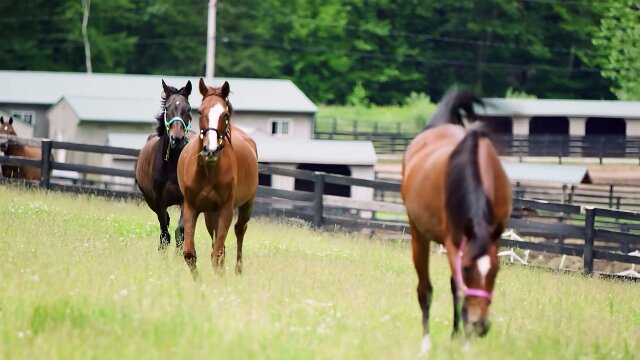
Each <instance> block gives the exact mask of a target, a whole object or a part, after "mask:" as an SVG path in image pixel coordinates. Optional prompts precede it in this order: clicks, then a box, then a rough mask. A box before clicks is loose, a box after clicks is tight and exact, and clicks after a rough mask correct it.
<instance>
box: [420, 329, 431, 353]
mask: <svg viewBox="0 0 640 360" xmlns="http://www.w3.org/2000/svg"><path fill="white" fill-rule="evenodd" d="M430 350H431V337H430V336H429V334H427V335H425V336H424V337H423V338H422V342H421V343H420V353H419V354H418V357H426V356H428V355H429V351H430Z"/></svg>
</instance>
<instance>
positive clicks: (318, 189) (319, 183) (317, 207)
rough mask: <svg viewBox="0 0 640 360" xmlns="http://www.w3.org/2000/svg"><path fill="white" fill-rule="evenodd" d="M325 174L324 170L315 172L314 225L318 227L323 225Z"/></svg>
mask: <svg viewBox="0 0 640 360" xmlns="http://www.w3.org/2000/svg"><path fill="white" fill-rule="evenodd" d="M324 175H325V174H324V173H322V172H314V173H313V226H314V227H316V228H319V227H321V226H322V213H323V211H324V205H323V202H322V195H323V194H324Z"/></svg>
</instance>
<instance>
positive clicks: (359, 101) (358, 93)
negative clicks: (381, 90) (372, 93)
mask: <svg viewBox="0 0 640 360" xmlns="http://www.w3.org/2000/svg"><path fill="white" fill-rule="evenodd" d="M347 105H351V106H362V107H367V106H369V98H368V97H367V90H365V88H364V86H362V83H361V82H357V83H356V86H354V88H353V91H352V92H351V94H349V96H348V97H347Z"/></svg>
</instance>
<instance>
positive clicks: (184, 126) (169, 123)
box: [164, 107, 191, 161]
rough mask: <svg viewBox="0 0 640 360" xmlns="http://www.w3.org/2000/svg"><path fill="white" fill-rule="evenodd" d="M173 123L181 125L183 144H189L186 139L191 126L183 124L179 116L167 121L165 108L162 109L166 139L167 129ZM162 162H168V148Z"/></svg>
mask: <svg viewBox="0 0 640 360" xmlns="http://www.w3.org/2000/svg"><path fill="white" fill-rule="evenodd" d="M175 121H180V123H182V128H183V129H184V140H185V142H187V143H188V142H189V139H187V133H188V132H189V130H190V129H191V124H189V125H187V124H185V123H184V120H182V118H181V117H180V116H174V117H173V118H172V119H171V120H169V121H167V108H166V107H165V108H164V126H165V128H166V129H167V138H169V127H171V124H173V123H174V122H175ZM164 160H165V161H167V160H169V147H168V146H167V154H166V155H165V156H164Z"/></svg>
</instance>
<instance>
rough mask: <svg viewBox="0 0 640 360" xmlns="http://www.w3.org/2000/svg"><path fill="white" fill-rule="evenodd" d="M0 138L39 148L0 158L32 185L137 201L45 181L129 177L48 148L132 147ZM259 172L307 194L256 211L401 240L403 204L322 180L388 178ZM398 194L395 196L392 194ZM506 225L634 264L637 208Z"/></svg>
mask: <svg viewBox="0 0 640 360" xmlns="http://www.w3.org/2000/svg"><path fill="white" fill-rule="evenodd" d="M1 141H8V142H10V143H15V144H23V145H31V146H40V147H41V149H42V153H43V154H44V156H43V157H42V160H39V161H36V160H29V159H24V158H19V157H9V156H0V164H2V165H19V166H23V165H24V166H36V167H40V168H41V169H42V170H43V175H42V179H40V181H39V182H37V183H36V184H34V185H37V186H40V187H42V188H45V189H52V190H58V191H71V192H89V193H93V194H97V195H102V196H111V197H118V198H121V197H127V198H139V197H140V194H139V193H137V192H125V191H114V190H110V189H104V188H95V187H89V186H82V185H80V186H78V185H69V184H67V185H63V184H56V183H55V182H52V181H51V180H52V179H51V177H50V176H49V170H55V169H59V170H67V171H77V172H79V173H83V174H99V175H107V176H119V177H125V178H133V177H134V172H133V171H131V170H121V169H112V168H104V167H98V166H89V165H83V164H67V163H62V162H57V161H54V160H52V159H51V157H50V156H49V155H50V154H51V151H52V150H55V149H66V150H70V151H81V152H93V153H100V154H116V155H124V156H129V157H132V158H133V157H136V156H137V154H138V150H132V149H125V148H115V147H110V146H97V145H85V144H76V143H63V142H57V141H49V140H42V141H39V140H26V139H19V138H15V137H6V136H1V137H0V142H1ZM260 172H261V173H262V174H264V175H266V176H269V175H271V176H273V175H277V176H284V177H293V178H297V179H303V180H307V181H311V182H313V184H314V186H313V192H306V191H295V190H283V189H276V188H271V187H265V186H260V187H259V189H258V198H257V200H256V205H255V213H256V214H257V215H272V216H274V215H275V216H286V217H293V218H300V219H303V220H305V221H308V222H310V223H311V224H312V225H313V226H314V227H318V228H320V227H323V228H333V229H335V228H342V229H346V230H350V231H367V232H369V233H371V232H377V233H378V234H380V235H385V236H389V237H395V238H398V237H407V236H408V235H407V234H408V224H407V222H406V215H405V212H404V207H403V205H402V204H401V203H399V202H392V201H372V200H366V201H363V200H356V199H351V198H345V197H338V196H330V195H326V194H325V191H324V188H325V186H326V185H327V184H335V185H346V186H351V187H361V188H367V189H371V192H372V193H373V191H382V192H387V193H398V192H399V191H400V184H399V183H397V182H392V181H374V180H366V179H356V178H351V177H346V176H341V175H334V174H325V173H318V172H309V171H304V170H291V169H283V168H278V167H274V166H267V165H261V166H260ZM396 199H397V197H396ZM508 226H509V228H512V229H514V230H515V231H516V232H517V233H518V234H519V235H520V236H525V237H530V238H529V239H528V240H524V241H522V240H510V239H503V240H502V242H501V245H502V246H506V247H512V248H519V249H525V250H534V251H544V252H548V253H554V254H561V255H571V256H579V257H582V258H583V266H584V271H585V272H586V273H590V272H592V271H593V266H594V260H606V261H615V262H622V263H628V264H640V257H637V256H631V255H628V254H629V253H630V252H633V251H635V250H640V213H638V212H630V211H620V210H611V209H600V208H585V207H581V206H577V205H571V204H562V203H550V202H544V201H536V200H528V199H520V198H516V199H514V201H513V213H512V217H511V219H510V220H509V224H508Z"/></svg>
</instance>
